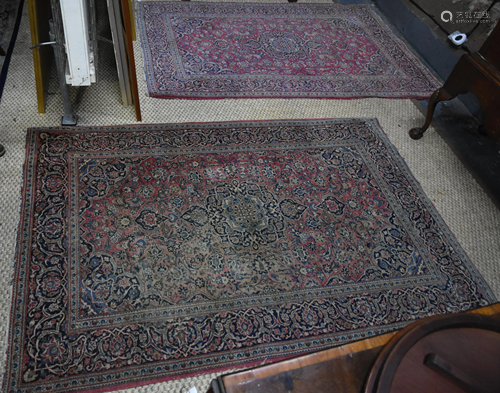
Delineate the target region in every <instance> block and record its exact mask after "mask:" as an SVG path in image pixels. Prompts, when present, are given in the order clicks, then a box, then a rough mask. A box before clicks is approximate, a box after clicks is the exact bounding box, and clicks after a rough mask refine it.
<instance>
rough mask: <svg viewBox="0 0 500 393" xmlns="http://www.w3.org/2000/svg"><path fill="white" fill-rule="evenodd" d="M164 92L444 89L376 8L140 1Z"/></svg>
mask: <svg viewBox="0 0 500 393" xmlns="http://www.w3.org/2000/svg"><path fill="white" fill-rule="evenodd" d="M137 21H138V25H139V30H140V35H141V42H142V47H143V50H144V63H145V72H146V80H147V85H148V90H149V93H150V95H151V96H152V97H159V98H196V99H210V98H362V97H384V98H428V97H430V95H431V94H432V92H433V91H434V90H436V88H437V87H438V85H439V82H438V81H437V80H436V78H435V77H434V76H433V75H432V74H431V73H430V72H429V70H428V69H427V68H426V67H425V66H424V65H423V64H422V63H421V62H420V61H419V60H418V59H417V58H416V57H415V56H414V55H413V54H412V53H411V52H410V51H409V50H408V48H407V47H406V46H405V44H404V43H403V42H402V41H401V40H400V39H398V38H397V37H396V36H395V35H394V34H393V33H392V32H391V30H390V29H389V28H388V27H387V26H386V25H385V24H384V22H383V21H382V20H381V18H380V17H379V16H378V15H377V14H376V12H375V8H374V7H372V6H370V5H341V4H293V5H292V4H262V3H196V2H183V3H180V2H163V1H143V2H138V3H137Z"/></svg>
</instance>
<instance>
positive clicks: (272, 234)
mask: <svg viewBox="0 0 500 393" xmlns="http://www.w3.org/2000/svg"><path fill="white" fill-rule="evenodd" d="M16 258H17V259H16V266H15V277H14V289H13V303H12V311H11V315H10V317H11V322H10V323H11V324H10V332H9V341H8V342H9V344H8V345H9V346H8V355H7V356H8V359H7V362H6V364H7V369H6V372H5V379H4V390H3V391H4V392H19V393H21V392H24V393H29V392H49V391H50V392H54V393H55V392H64V393H66V392H72V391H78V390H92V391H107V390H114V389H118V388H125V387H134V386H138V385H143V384H147V383H153V382H158V381H163V380H169V379H175V378H181V377H185V376H189V375H196V374H200V373H207V372H213V371H216V370H224V369H227V368H234V367H238V366H250V365H254V364H261V363H262V362H271V361H274V360H278V359H283V358H286V357H291V356H296V355H300V354H303V353H305V352H308V351H315V350H320V349H324V348H327V347H331V346H333V345H338V344H340V343H344V342H346V341H348V340H355V339H360V338H363V337H370V336H373V335H376V334H380V333H384V332H387V331H390V330H394V329H398V328H401V327H403V326H405V325H407V324H408V323H410V322H412V321H414V320H415V319H417V318H423V317H427V316H430V315H433V314H442V313H447V312H459V311H466V310H469V309H472V308H477V307H480V306H483V305H486V304H488V303H490V302H491V301H493V300H494V297H493V295H492V294H491V291H490V290H489V288H488V286H487V285H486V284H485V282H484V280H483V278H482V277H481V276H480V275H479V273H478V272H477V271H476V269H475V268H474V266H473V265H472V264H471V263H470V262H469V261H468V258H467V256H466V255H465V254H464V252H463V250H462V248H461V247H460V245H459V244H458V243H457V241H456V239H455V238H454V236H453V235H452V234H451V233H450V231H449V230H448V228H447V227H446V225H445V224H444V223H443V221H442V219H441V218H440V217H439V215H438V213H437V212H436V210H435V209H434V207H433V205H432V204H431V202H430V201H429V200H428V199H427V197H426V196H425V194H424V193H423V191H422V190H421V188H420V187H419V185H418V183H417V182H416V181H415V179H414V178H413V176H412V175H411V173H410V172H409V171H408V168H407V167H406V165H405V163H404V161H403V160H402V158H401V157H400V156H399V155H398V153H397V151H396V150H395V149H394V147H393V146H392V145H391V144H390V142H389V141H388V139H387V137H386V136H385V135H384V133H383V131H382V130H381V128H380V126H379V125H378V123H377V121H376V120H371V119H345V120H308V121H306V120H304V121H302V120H301V121H288V120H280V121H262V122H235V123H192V124H170V125H161V124H160V125H134V126H117V127H89V128H48V129H43V128H36V129H30V130H29V131H28V135H27V147H26V162H25V166H24V183H23V192H22V205H21V221H20V225H19V232H18V244H17V254H16Z"/></svg>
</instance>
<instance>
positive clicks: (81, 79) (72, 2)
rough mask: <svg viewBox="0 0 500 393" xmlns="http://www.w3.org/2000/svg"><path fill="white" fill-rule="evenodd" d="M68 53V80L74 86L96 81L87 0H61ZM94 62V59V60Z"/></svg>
mask: <svg viewBox="0 0 500 393" xmlns="http://www.w3.org/2000/svg"><path fill="white" fill-rule="evenodd" d="M60 1H61V14H62V21H63V25H64V36H65V40H66V54H67V55H68V73H69V75H68V74H67V75H66V82H67V83H68V84H71V85H73V86H88V85H90V84H91V82H95V71H94V69H93V64H91V60H93V59H92V57H93V56H92V54H91V53H90V50H89V29H88V17H87V9H88V7H87V1H86V0H60ZM92 63H93V61H92Z"/></svg>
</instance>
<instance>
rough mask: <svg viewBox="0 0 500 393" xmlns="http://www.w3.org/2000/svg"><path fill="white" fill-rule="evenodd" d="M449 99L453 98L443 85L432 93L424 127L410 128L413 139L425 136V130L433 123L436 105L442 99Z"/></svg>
mask: <svg viewBox="0 0 500 393" xmlns="http://www.w3.org/2000/svg"><path fill="white" fill-rule="evenodd" d="M449 99H451V96H450V94H449V93H448V92H447V91H446V90H445V89H444V88H442V87H441V88H439V89H437V90H436V91H435V92H434V93H432V96H431V98H430V99H429V106H428V107H427V116H426V118H425V123H424V125H423V126H422V127H415V128H412V129H411V130H410V132H409V134H410V138H411V139H415V140H416V139H420V138H422V137H423V136H424V132H425V131H426V130H427V128H429V126H430V125H431V121H432V116H433V115H434V110H435V109H436V105H437V104H438V103H439V102H441V101H446V100H449Z"/></svg>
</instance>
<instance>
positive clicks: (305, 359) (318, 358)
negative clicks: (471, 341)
mask: <svg viewBox="0 0 500 393" xmlns="http://www.w3.org/2000/svg"><path fill="white" fill-rule="evenodd" d="M466 312H467V313H471V314H481V315H494V314H500V303H495V304H492V305H488V306H485V307H481V308H477V309H474V310H469V311H466ZM499 317H500V315H499ZM410 325H411V324H410ZM408 326H409V325H408ZM399 332H400V330H395V331H393V332H390V333H385V334H383V335H380V336H374V337H370V338H365V339H363V340H359V341H355V342H352V343H347V344H344V345H340V346H338V347H334V348H329V349H325V350H322V351H319V352H314V353H310V354H307V355H302V356H299V357H297V358H291V359H288V360H284V361H281V362H277V363H272V364H269V365H263V366H260V367H257V368H254V369H249V370H243V371H237V372H235V373H232V374H228V375H226V376H221V377H220V378H221V379H222V381H223V382H224V386H226V387H229V386H233V385H236V384H241V383H245V382H249V381H253V380H255V379H261V378H265V377H268V376H270V375H274V374H277V373H281V372H286V371H291V370H296V369H298V368H302V367H306V366H310V365H313V364H316V363H321V362H324V361H326V360H330V359H333V358H336V357H340V356H345V355H348V354H350V353H356V352H361V351H364V350H367V349H372V348H379V347H382V346H384V345H386V344H387V343H388V342H389V341H390V339H391V338H393V337H394V336H395V335H396V334H398V333H399Z"/></svg>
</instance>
